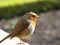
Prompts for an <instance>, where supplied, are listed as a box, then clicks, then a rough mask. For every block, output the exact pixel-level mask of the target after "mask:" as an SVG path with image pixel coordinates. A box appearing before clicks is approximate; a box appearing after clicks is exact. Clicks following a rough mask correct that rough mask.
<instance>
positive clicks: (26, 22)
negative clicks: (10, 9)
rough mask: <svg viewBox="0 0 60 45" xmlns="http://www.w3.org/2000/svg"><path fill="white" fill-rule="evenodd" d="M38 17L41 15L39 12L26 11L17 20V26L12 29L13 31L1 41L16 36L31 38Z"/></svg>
mask: <svg viewBox="0 0 60 45" xmlns="http://www.w3.org/2000/svg"><path fill="white" fill-rule="evenodd" d="M38 17H39V16H38V14H36V13H35V12H32V11H30V12H27V13H25V14H24V15H23V16H22V17H21V18H20V20H19V21H18V22H17V24H16V25H15V27H14V28H13V29H12V32H11V33H10V34H9V35H8V36H6V37H5V38H4V39H2V40H1V41H0V43H1V42H3V41H4V40H5V39H7V38H10V39H12V38H14V37H18V38H19V39H26V38H29V37H30V36H31V35H32V34H33V32H34V30H35V27H36V22H37V19H38Z"/></svg>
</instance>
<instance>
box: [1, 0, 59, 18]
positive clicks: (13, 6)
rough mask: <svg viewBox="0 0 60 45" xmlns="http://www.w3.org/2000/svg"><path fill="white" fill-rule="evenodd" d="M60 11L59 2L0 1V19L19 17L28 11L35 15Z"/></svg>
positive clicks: (49, 0) (53, 0) (33, 0)
mask: <svg viewBox="0 0 60 45" xmlns="http://www.w3.org/2000/svg"><path fill="white" fill-rule="evenodd" d="M54 9H60V0H0V19H1V18H5V19H6V18H11V17H14V16H21V15H22V14H24V13H26V12H28V11H34V12H37V13H40V12H45V11H48V10H54Z"/></svg>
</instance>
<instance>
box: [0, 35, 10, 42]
mask: <svg viewBox="0 0 60 45" xmlns="http://www.w3.org/2000/svg"><path fill="white" fill-rule="evenodd" d="M9 37H10V35H8V36H6V37H5V38H4V39H2V40H1V41H0V43H1V42H3V41H4V40H5V39H7V38H9Z"/></svg>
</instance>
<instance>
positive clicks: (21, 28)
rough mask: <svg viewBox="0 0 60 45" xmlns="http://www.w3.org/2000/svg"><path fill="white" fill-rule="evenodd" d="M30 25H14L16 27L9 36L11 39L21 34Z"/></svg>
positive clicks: (26, 22) (24, 23) (25, 23)
mask: <svg viewBox="0 0 60 45" xmlns="http://www.w3.org/2000/svg"><path fill="white" fill-rule="evenodd" d="M29 25H30V23H29V22H28V21H25V22H22V23H20V22H18V23H17V24H16V26H15V27H14V29H13V31H12V33H11V34H10V35H11V38H13V37H14V36H16V35H18V34H20V33H22V32H23V31H24V30H25V29H27V28H28V27H29Z"/></svg>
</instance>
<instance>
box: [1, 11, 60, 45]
mask: <svg viewBox="0 0 60 45" xmlns="http://www.w3.org/2000/svg"><path fill="white" fill-rule="evenodd" d="M39 15H40V18H39V19H38V21H37V26H36V30H35V32H34V34H33V35H32V36H31V37H30V38H28V39H25V40H24V41H27V42H28V43H30V44H31V45H60V10H53V11H48V12H43V13H40V14H39ZM19 18H20V17H19ZM19 18H17V17H15V18H13V19H9V20H8V21H7V20H5V19H3V20H1V21H0V27H1V28H3V29H5V30H6V31H8V32H10V31H9V30H8V29H10V28H11V26H12V25H15V24H16V22H17V21H18V19H19ZM15 19H16V20H15ZM13 20H15V21H16V22H14V23H13V22H12V23H10V22H11V21H13ZM9 21H10V22H9ZM7 24H8V25H7ZM9 24H10V26H9ZM11 24H12V25H11ZM13 27H14V26H13Z"/></svg>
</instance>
